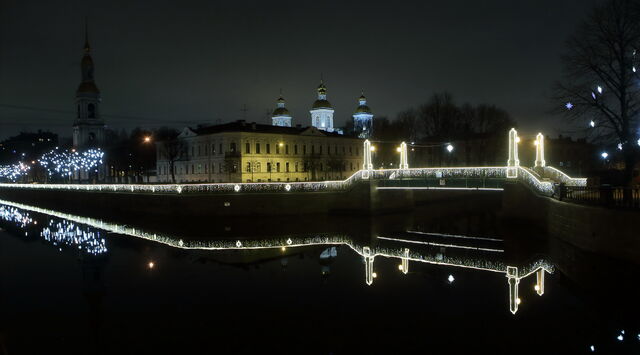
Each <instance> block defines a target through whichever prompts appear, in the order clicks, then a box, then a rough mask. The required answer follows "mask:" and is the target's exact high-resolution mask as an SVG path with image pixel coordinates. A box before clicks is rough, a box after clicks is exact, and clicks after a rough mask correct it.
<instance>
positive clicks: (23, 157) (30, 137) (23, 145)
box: [0, 131, 58, 165]
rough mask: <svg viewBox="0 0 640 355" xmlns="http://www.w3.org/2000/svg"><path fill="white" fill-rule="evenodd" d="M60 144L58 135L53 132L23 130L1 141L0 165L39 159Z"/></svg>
mask: <svg viewBox="0 0 640 355" xmlns="http://www.w3.org/2000/svg"><path fill="white" fill-rule="evenodd" d="M56 146H58V135H57V134H55V133H51V132H46V131H45V132H43V131H38V132H22V133H20V134H18V135H17V136H13V137H10V138H7V139H5V140H4V141H2V142H0V165H2V164H15V163H17V162H19V161H23V162H29V161H32V160H37V159H38V158H40V157H41V156H42V154H44V153H47V152H49V151H51V150H53V149H54V148H55V147H56Z"/></svg>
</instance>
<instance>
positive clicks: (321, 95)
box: [311, 80, 333, 110]
mask: <svg viewBox="0 0 640 355" xmlns="http://www.w3.org/2000/svg"><path fill="white" fill-rule="evenodd" d="M323 108H326V109H333V106H331V103H330V102H329V101H327V87H326V86H324V82H323V81H322V80H321V81H320V85H318V99H317V100H316V101H314V103H313V106H311V109H313V110H315V109H323Z"/></svg>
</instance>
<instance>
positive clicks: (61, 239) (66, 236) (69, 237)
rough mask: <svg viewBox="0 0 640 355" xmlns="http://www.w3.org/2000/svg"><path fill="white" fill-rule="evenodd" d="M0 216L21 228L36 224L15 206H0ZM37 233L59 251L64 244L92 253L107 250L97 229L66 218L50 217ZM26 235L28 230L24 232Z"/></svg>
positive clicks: (101, 252) (95, 253)
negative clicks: (46, 224) (77, 223)
mask: <svg viewBox="0 0 640 355" xmlns="http://www.w3.org/2000/svg"><path fill="white" fill-rule="evenodd" d="M0 218H2V219H3V220H5V221H7V222H12V223H16V225H17V226H18V227H19V228H22V229H25V228H27V227H28V226H33V227H35V226H37V225H38V222H37V221H35V220H34V219H33V218H32V217H30V216H29V214H28V213H26V212H23V211H22V210H21V209H20V208H16V207H15V206H0ZM39 234H40V236H41V237H42V238H43V239H44V240H46V241H48V242H50V243H51V244H52V245H54V246H56V247H58V249H59V250H60V251H62V246H65V245H66V246H73V247H77V249H78V250H83V251H85V252H87V253H89V254H92V255H98V254H103V253H106V252H107V247H106V243H105V240H104V239H103V238H101V237H100V232H99V231H93V230H91V229H90V228H87V227H85V226H79V225H76V224H75V223H73V222H71V221H68V220H66V219H62V220H60V221H58V220H54V219H51V220H50V221H49V225H48V226H45V227H43V228H42V230H41V231H40V233H39ZM26 235H28V232H25V236H26Z"/></svg>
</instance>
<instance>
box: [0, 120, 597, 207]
mask: <svg viewBox="0 0 640 355" xmlns="http://www.w3.org/2000/svg"><path fill="white" fill-rule="evenodd" d="M519 141H520V139H519V137H518V135H517V131H516V130H515V129H511V130H510V131H509V157H508V159H507V164H506V165H505V166H488V167H487V166H485V167H423V168H410V167H409V162H408V155H407V144H406V143H404V142H402V143H401V145H400V148H399V152H400V155H399V156H400V161H399V164H398V168H394V169H373V163H372V158H371V151H372V147H371V142H370V141H369V140H365V141H364V164H363V167H362V169H361V170H359V171H357V172H355V173H354V174H353V175H351V176H350V177H348V178H347V179H345V180H340V181H311V182H248V183H203V184H24V183H3V184H0V189H35V190H39V189H42V190H72V191H97V192H115V193H141V194H149V193H150V194H174V195H175V194H194V193H197V194H202V193H241V192H242V193H257V192H308V191H346V190H349V189H351V188H352V187H353V186H354V185H355V184H357V183H359V182H361V181H373V180H375V181H378V182H381V183H380V186H378V187H377V189H380V190H391V189H399V190H411V189H442V188H444V189H468V190H495V191H500V190H501V188H500V184H499V183H498V184H497V185H496V186H494V187H488V186H486V181H488V180H489V181H494V182H495V181H497V182H502V181H508V180H512V181H518V182H521V183H523V184H525V185H527V186H528V187H529V188H531V189H532V190H534V191H535V192H537V193H539V194H541V195H545V196H552V195H554V193H555V192H556V191H555V190H554V186H555V185H558V184H563V185H564V186H573V187H585V186H586V182H587V181H586V179H584V178H572V177H570V176H568V175H567V174H565V173H564V172H562V171H560V170H558V169H556V168H554V167H550V166H546V162H545V159H544V136H543V135H542V134H541V133H539V134H538V135H537V137H536V141H535V143H536V160H535V164H534V166H533V167H531V168H529V167H524V166H521V165H520V160H519V159H518V143H519ZM428 179H438V180H444V181H446V180H465V181H466V182H469V181H475V182H477V181H482V185H478V184H473V186H468V184H466V185H465V186H464V187H460V186H455V187H446V186H443V187H435V186H431V187H430V186H426V184H425V185H420V184H419V181H420V180H423V181H426V180H428ZM410 180H414V181H416V182H418V184H417V185H416V184H414V185H411V186H410V185H409V184H408V183H407V181H410ZM400 181H404V182H405V185H403V184H402V183H400Z"/></svg>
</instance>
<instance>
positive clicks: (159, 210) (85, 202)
mask: <svg viewBox="0 0 640 355" xmlns="http://www.w3.org/2000/svg"><path fill="white" fill-rule="evenodd" d="M377 187H378V184H377V182H376V181H375V180H374V181H362V182H359V183H357V184H355V185H354V186H353V187H352V188H351V189H349V190H348V191H327V192H284V191H283V192H230V193H202V194H198V193H183V194H166V193H165V194H163V193H157V194H154V193H126V192H106V191H105V192H99V191H96V192H92V191H85V190H79V191H76V190H46V189H19V188H2V187H1V186H0V199H4V200H9V201H14V202H20V203H24V204H28V205H33V206H38V207H41V208H48V209H52V210H56V211H62V212H68V213H74V214H78V215H83V216H91V217H97V218H100V217H122V216H126V217H136V216H140V217H145V218H148V217H149V216H155V217H165V218H180V217H184V218H219V217H223V218H224V217H240V218H242V217H246V216H274V217H275V216H280V217H282V216H296V215H344V216H351V215H379V214H387V213H398V212H400V213H402V212H408V211H411V210H413V209H414V207H415V206H416V205H419V206H433V207H434V213H436V212H438V211H449V212H451V211H453V210H459V211H465V210H466V209H465V206H468V205H469V204H470V203H471V202H473V203H472V204H473V205H474V206H478V205H486V206H487V208H490V209H492V210H498V209H499V208H500V204H501V203H502V197H501V193H500V192H499V191H481V190H480V191H476V190H385V189H377ZM436 214H437V213H436Z"/></svg>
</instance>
